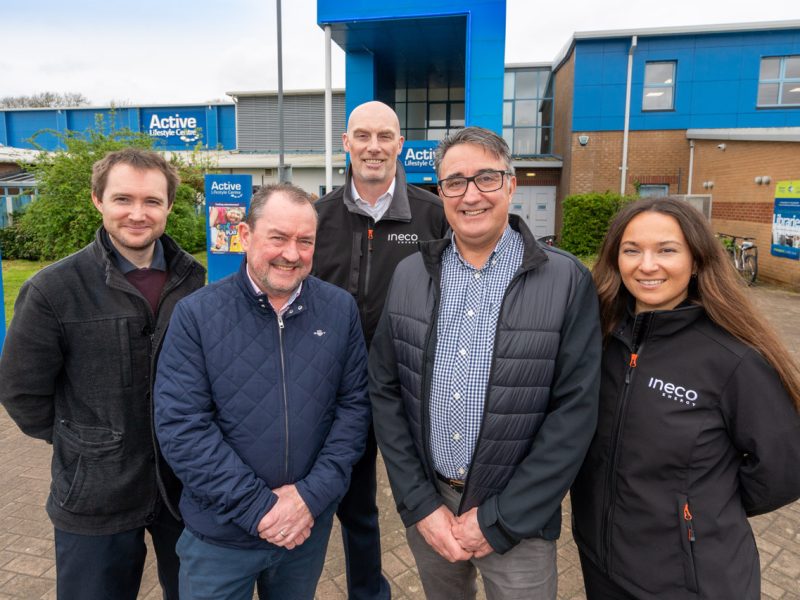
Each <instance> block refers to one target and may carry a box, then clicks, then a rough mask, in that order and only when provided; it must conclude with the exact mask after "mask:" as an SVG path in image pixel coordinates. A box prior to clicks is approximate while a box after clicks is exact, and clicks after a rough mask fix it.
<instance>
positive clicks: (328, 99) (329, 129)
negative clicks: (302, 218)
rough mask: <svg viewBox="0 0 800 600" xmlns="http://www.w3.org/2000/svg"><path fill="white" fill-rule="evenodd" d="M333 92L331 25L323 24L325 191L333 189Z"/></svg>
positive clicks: (328, 191) (328, 192) (329, 191)
mask: <svg viewBox="0 0 800 600" xmlns="http://www.w3.org/2000/svg"><path fill="white" fill-rule="evenodd" d="M332 105H333V92H332V85H331V26H330V25H325V193H326V194H330V193H331V191H332V190H333V109H332Z"/></svg>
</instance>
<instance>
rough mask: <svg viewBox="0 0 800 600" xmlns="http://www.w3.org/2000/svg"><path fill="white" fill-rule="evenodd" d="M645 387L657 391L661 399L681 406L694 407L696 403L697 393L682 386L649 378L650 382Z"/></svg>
mask: <svg viewBox="0 0 800 600" xmlns="http://www.w3.org/2000/svg"><path fill="white" fill-rule="evenodd" d="M647 387H649V388H650V389H651V390H658V391H659V392H661V395H662V396H663V397H665V398H668V399H670V400H674V401H675V402H680V403H681V404H686V405H688V406H695V405H696V403H697V398H698V395H697V392H695V391H694V390H692V389H689V388H687V387H685V386H682V385H675V384H674V383H670V382H668V381H662V380H661V379H657V378H655V377H651V378H650V381H648V382H647Z"/></svg>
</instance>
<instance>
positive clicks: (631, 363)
mask: <svg viewBox="0 0 800 600" xmlns="http://www.w3.org/2000/svg"><path fill="white" fill-rule="evenodd" d="M649 324H650V316H649V315H646V316H643V317H641V318H636V319H635V320H634V326H633V334H632V336H631V337H632V341H633V344H632V346H631V354H630V357H629V358H628V366H627V368H626V370H625V385H624V387H623V392H622V397H621V399H620V403H619V408H618V410H617V420H616V422H615V423H614V429H613V430H612V432H611V448H612V454H611V462H610V463H609V465H608V470H607V472H606V485H605V489H604V498H603V512H604V513H605V519H603V523H602V531H601V539H602V540H603V545H602V546H601V550H602V554H601V556H600V562H601V563H603V564H604V566H605V571H606V573H610V572H611V524H612V523H613V522H614V508H615V506H616V503H615V502H614V498H615V497H616V493H617V478H616V477H615V474H616V471H617V461H618V460H619V447H620V439H619V438H620V432H621V430H622V423H623V421H624V420H625V414H626V412H627V408H628V398H629V396H630V390H631V385H630V384H631V379H632V378H633V374H634V369H636V367H637V366H638V361H639V356H640V354H641V352H642V350H643V349H644V341H643V340H644V337H645V334H646V331H647V329H648V326H649Z"/></svg>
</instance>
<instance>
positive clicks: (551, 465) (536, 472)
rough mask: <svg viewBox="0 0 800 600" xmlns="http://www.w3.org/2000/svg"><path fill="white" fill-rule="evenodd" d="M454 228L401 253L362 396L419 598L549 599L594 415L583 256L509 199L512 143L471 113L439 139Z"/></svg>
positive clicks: (591, 326) (589, 289)
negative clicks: (366, 395) (564, 504)
mask: <svg viewBox="0 0 800 600" xmlns="http://www.w3.org/2000/svg"><path fill="white" fill-rule="evenodd" d="M436 172H437V176H438V178H439V195H440V197H441V198H442V201H443V203H444V209H445V216H446V217H447V220H448V222H449V223H450V226H451V227H452V230H453V233H452V235H451V236H449V237H447V238H446V239H443V240H438V241H434V242H422V243H420V250H421V251H420V253H418V254H416V255H414V256H411V257H409V258H407V259H405V260H404V261H403V262H401V263H400V265H399V266H398V268H397V271H396V272H395V274H394V278H393V280H392V284H391V287H390V290H389V295H388V299H387V301H386V307H385V309H384V312H383V315H382V317H381V320H380V322H379V324H378V328H377V331H376V333H375V337H374V338H373V341H372V348H371V353H370V360H369V367H370V396H371V400H372V405H373V419H374V424H375V432H376V435H377V438H378V443H379V445H380V448H381V452H382V454H383V457H384V460H385V463H386V467H387V470H388V473H389V479H390V481H391V484H392V490H393V492H394V498H395V502H396V504H397V509H398V511H399V513H400V516H401V518H402V519H403V522H404V524H405V525H406V527H407V528H408V530H407V537H408V542H409V545H410V547H411V550H412V552H413V553H414V557H415V559H416V562H417V567H418V568H419V574H420V579H421V580H422V584H423V587H424V589H425V594H426V596H427V598H429V599H443V600H445V599H449V598H451V597H452V595H453V594H454V593H456V592H458V593H461V592H462V591H463V592H464V593H465V594H466V596H465V597H472V598H474V597H475V594H476V591H477V586H476V569H479V570H480V571H481V575H482V577H483V580H484V583H485V587H486V595H487V598H489V600H495V599H499V598H525V599H548V600H550V599H555V597H556V584H557V573H556V546H555V540H556V539H557V538H558V536H559V534H560V529H561V501H562V499H563V498H564V495H565V494H566V492H567V490H568V489H569V487H570V484H571V483H572V480H573V478H574V477H575V475H576V474H577V472H578V469H579V467H580V465H581V462H582V461H583V458H584V454H585V453H586V450H587V448H588V446H589V442H590V441H591V439H592V435H593V433H594V429H595V425H596V420H597V402H598V389H599V364H600V326H599V320H598V312H597V298H596V293H595V288H594V285H593V283H592V278H591V275H590V274H589V272H588V271H587V269H586V268H585V267H584V266H583V265H582V264H581V263H580V262H579V261H578V260H577V259H575V258H574V257H573V256H571V255H569V254H567V253H565V252H562V251H560V250H558V249H555V248H551V247H548V246H544V245H540V244H539V243H537V242H536V240H535V239H534V237H533V235H532V234H531V232H530V230H529V229H528V228H527V227H526V225H525V223H524V222H522V221H521V220H520V219H519V218H518V217H517V216H515V215H509V214H508V209H509V206H510V204H511V198H512V197H513V195H514V190H515V189H516V178H515V177H514V169H513V166H512V164H511V157H510V153H509V149H508V146H507V145H506V143H505V142H504V141H503V139H502V138H500V137H499V136H497V135H496V134H495V133H493V132H491V131H488V130H486V129H481V128H478V127H468V128H466V129H462V130H459V131H457V132H455V133H453V134H452V135H451V136H449V137H448V138H447V139H445V140H444V141H443V142H442V143H441V144H440V146H439V148H438V150H437V153H436Z"/></svg>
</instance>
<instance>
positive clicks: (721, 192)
mask: <svg viewBox="0 0 800 600" xmlns="http://www.w3.org/2000/svg"><path fill="white" fill-rule="evenodd" d="M723 143H724V144H725V149H724V150H721V149H720V148H718V145H719V144H723ZM694 156H695V161H694V177H693V182H692V192H693V193H696V194H705V193H708V194H711V198H712V212H711V225H712V227H713V228H714V230H715V231H724V232H726V233H732V234H735V235H746V236H753V237H755V238H756V244H757V245H758V247H759V254H758V266H759V277H764V278H765V279H773V280H776V281H780V282H783V283H788V284H790V285H792V286H793V287H797V288H800V261H795V260H789V259H786V258H778V257H775V256H772V255H771V254H770V243H771V240H772V213H773V208H774V205H775V184H776V182H777V181H782V180H786V179H800V143H793V142H744V141H729V140H696V141H695V155H694ZM764 176H768V177H770V180H771V181H770V183H769V184H767V185H763V184H762V185H758V184H756V183H755V178H756V177H764ZM708 181H711V182H713V183H714V186H713V187H712V188H710V189H704V188H703V182H708Z"/></svg>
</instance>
